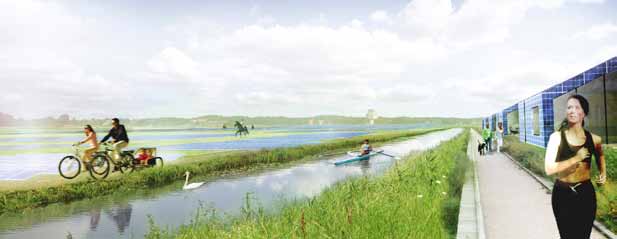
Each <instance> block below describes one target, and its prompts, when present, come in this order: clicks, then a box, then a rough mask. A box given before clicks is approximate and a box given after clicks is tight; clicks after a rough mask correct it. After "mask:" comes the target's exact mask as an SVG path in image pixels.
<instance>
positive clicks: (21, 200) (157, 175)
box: [0, 129, 440, 214]
mask: <svg viewBox="0 0 617 239" xmlns="http://www.w3.org/2000/svg"><path fill="white" fill-rule="evenodd" d="M437 130H440V129H428V130H416V131H403V132H388V133H382V134H375V135H365V136H360V137H354V138H348V139H337V140H331V141H326V142H324V143H321V144H314V145H302V146H298V147H292V148H277V149H268V150H260V151H248V152H238V153H236V154H227V155H224V156H222V157H209V158H208V159H207V160H199V158H200V156H199V155H193V156H188V157H191V158H190V159H188V161H190V162H191V163H184V164H174V165H167V166H165V167H163V168H158V169H150V170H143V171H139V172H136V173H133V174H130V175H126V176H123V177H115V178H111V179H107V180H102V181H92V180H88V181H79V182H74V183H67V184H64V185H59V186H53V187H48V188H40V189H33V190H20V191H12V192H0V214H4V213H6V212H16V211H19V210H24V209H29V208H36V207H41V206H45V205H48V204H51V203H57V202H70V201H74V200H80V199H86V198H94V197H98V196H102V195H107V194H111V193H124V192H129V191H134V190H136V189H140V188H151V187H156V186H160V185H166V184H169V183H171V182H174V181H177V180H183V179H184V172H185V171H190V172H191V173H192V175H194V176H197V177H199V176H212V175H220V174H224V173H226V172H229V171H235V170H246V169H249V168H252V167H263V166H267V165H278V164H283V163H287V162H292V161H297V160H302V159H307V157H309V158H311V159H317V158H318V157H315V156H317V155H320V154H324V153H327V152H332V151H336V150H342V149H349V148H356V147H358V144H359V142H360V141H361V139H364V138H368V139H370V140H371V141H372V142H373V143H380V142H387V141H391V140H396V139H401V138H406V137H412V136H417V135H422V134H426V133H429V132H434V131H437Z"/></svg>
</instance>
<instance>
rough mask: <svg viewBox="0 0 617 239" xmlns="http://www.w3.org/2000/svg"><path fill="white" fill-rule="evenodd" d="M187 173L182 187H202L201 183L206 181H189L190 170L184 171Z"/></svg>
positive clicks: (186, 188)
mask: <svg viewBox="0 0 617 239" xmlns="http://www.w3.org/2000/svg"><path fill="white" fill-rule="evenodd" d="M184 174H185V175H186V180H185V181H184V186H183V187H182V189H184V190H191V189H196V188H198V187H201V185H203V184H204V182H197V183H191V184H188V183H189V174H190V173H189V171H186V173H184Z"/></svg>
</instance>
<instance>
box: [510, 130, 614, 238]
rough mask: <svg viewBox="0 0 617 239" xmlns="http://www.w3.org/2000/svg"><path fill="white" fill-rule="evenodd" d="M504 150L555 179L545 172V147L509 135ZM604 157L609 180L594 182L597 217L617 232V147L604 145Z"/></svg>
mask: <svg viewBox="0 0 617 239" xmlns="http://www.w3.org/2000/svg"><path fill="white" fill-rule="evenodd" d="M502 150H503V151H504V152H506V153H508V154H510V155H511V156H512V157H513V158H514V159H515V160H517V161H519V162H520V163H521V164H522V165H523V166H524V167H526V168H528V169H530V170H531V171H533V172H534V173H536V174H537V175H540V176H542V177H545V178H547V179H550V180H551V181H552V180H554V177H549V176H546V173H545V172H544V154H545V152H546V151H545V150H544V149H543V148H540V147H537V146H534V145H530V144H525V143H522V142H520V141H519V140H518V138H517V137H516V136H508V137H505V138H504V146H503V148H502ZM604 158H605V159H606V165H607V170H606V174H607V178H608V182H607V183H606V184H605V185H603V186H601V187H598V185H595V184H594V185H595V187H596V197H597V199H598V212H597V217H596V219H597V220H599V221H601V222H602V223H604V225H606V226H607V227H608V228H609V229H610V230H611V231H613V232H615V233H617V149H615V148H610V147H604ZM594 162H595V160H594ZM593 165H594V166H593V168H594V170H593V173H592V175H593V176H596V175H598V174H597V168H596V165H595V163H593Z"/></svg>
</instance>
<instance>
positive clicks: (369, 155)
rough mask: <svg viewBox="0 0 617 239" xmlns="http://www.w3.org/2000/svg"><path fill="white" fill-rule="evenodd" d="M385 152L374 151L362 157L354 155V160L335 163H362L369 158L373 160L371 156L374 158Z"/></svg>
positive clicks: (335, 163)
mask: <svg viewBox="0 0 617 239" xmlns="http://www.w3.org/2000/svg"><path fill="white" fill-rule="evenodd" d="M382 152H383V150H379V151H372V152H370V153H369V154H365V155H362V156H358V155H353V156H354V157H353V158H349V159H345V160H341V161H337V162H334V165H341V164H346V163H351V162H356V161H362V160H367V159H369V158H371V156H374V155H375V154H379V153H382ZM347 154H349V155H351V152H348V153H347Z"/></svg>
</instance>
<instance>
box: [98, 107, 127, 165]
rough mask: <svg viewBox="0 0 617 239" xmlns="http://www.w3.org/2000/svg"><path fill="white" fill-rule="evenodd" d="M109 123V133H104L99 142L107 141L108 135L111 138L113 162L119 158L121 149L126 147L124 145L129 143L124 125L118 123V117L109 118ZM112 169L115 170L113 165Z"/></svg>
mask: <svg viewBox="0 0 617 239" xmlns="http://www.w3.org/2000/svg"><path fill="white" fill-rule="evenodd" d="M111 125H112V128H111V129H110V130H109V133H107V135H105V137H104V138H103V140H101V143H104V142H105V141H107V139H109V137H111V138H112V141H111V142H112V143H113V153H112V158H113V160H114V161H115V162H117V161H118V160H119V159H120V153H121V152H122V149H123V148H126V146H128V145H129V137H128V135H127V134H126V128H124V125H121V124H120V120H119V119H118V118H113V119H111ZM114 171H116V167H114Z"/></svg>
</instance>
